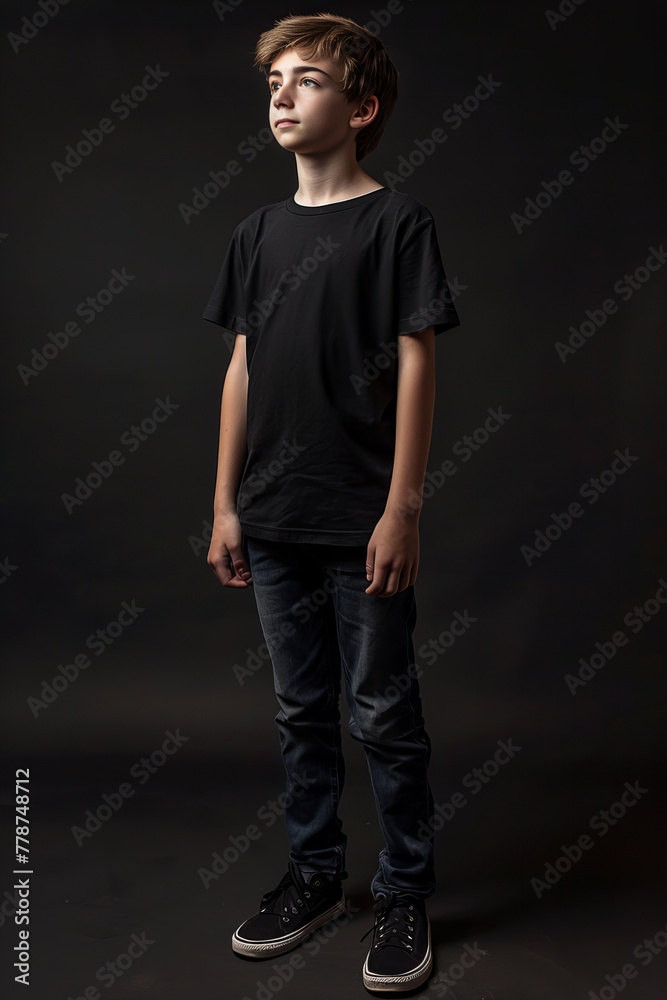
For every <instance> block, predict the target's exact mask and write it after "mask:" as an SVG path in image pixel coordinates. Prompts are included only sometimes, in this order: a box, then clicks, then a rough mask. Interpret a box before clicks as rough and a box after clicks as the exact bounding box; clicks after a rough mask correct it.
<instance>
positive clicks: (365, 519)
mask: <svg viewBox="0 0 667 1000" xmlns="http://www.w3.org/2000/svg"><path fill="white" fill-rule="evenodd" d="M203 315H204V318H205V319H207V320H211V321H212V322H213V323H218V324H219V325H220V326H222V327H224V328H225V329H227V330H230V331H232V332H233V333H237V334H239V333H240V334H245V336H246V359H247V365H248V404H247V405H248V412H247V458H246V463H245V467H244V470H243V477H242V480H241V483H240V486H239V493H238V497H237V512H238V516H239V521H240V523H241V527H242V529H243V531H244V533H245V534H247V535H250V536H254V537H257V538H265V539H274V540H277V541H288V542H328V543H333V544H339V545H365V544H367V543H368V542H369V540H370V537H371V535H372V533H373V530H374V528H375V525H376V524H377V522H378V521H379V519H380V517H381V516H382V514H383V512H384V509H385V505H386V501H387V495H388V493H389V486H390V483H391V474H392V468H393V457H394V445H395V437H396V388H397V372H398V362H397V354H398V337H400V336H402V335H409V334H410V333H416V332H418V331H419V330H423V329H424V328H425V327H427V326H434V327H435V332H436V334H438V333H442V332H443V331H445V330H450V329H452V328H453V327H456V326H458V325H459V318H458V315H457V313H456V309H455V308H454V305H453V302H452V297H451V293H450V291H449V288H448V286H447V283H446V279H445V272H444V268H443V264H442V260H441V257H440V250H439V247H438V241H437V236H436V232H435V224H434V220H433V216H432V214H431V212H430V211H429V209H428V208H427V207H426V206H425V205H423V204H422V203H421V202H420V201H418V200H417V199H416V198H414V197H412V195H409V194H406V193H404V192H397V191H392V190H390V189H389V188H378V189H377V190H375V191H371V192H369V193H368V194H364V195H360V196H359V197H357V198H351V199H349V200H347V201H340V202H334V203H332V204H328V205H316V206H307V205H299V204H297V202H296V201H295V200H294V197H293V196H292V197H290V198H289V199H287V200H286V201H282V202H277V203H275V204H272V205H267V206H265V207H264V208H260V209H258V210H257V211H256V212H253V213H252V214H251V215H249V216H248V218H246V219H245V220H244V221H243V222H241V223H240V224H239V225H238V226H237V227H236V230H235V231H234V235H233V237H232V240H231V242H230V244H229V247H228V250H227V253H226V256H225V259H224V263H223V265H222V268H221V270H220V274H219V276H218V279H217V281H216V283H215V287H214V289H213V293H212V295H211V298H210V300H209V303H208V305H207V307H206V310H205V312H204V314H203Z"/></svg>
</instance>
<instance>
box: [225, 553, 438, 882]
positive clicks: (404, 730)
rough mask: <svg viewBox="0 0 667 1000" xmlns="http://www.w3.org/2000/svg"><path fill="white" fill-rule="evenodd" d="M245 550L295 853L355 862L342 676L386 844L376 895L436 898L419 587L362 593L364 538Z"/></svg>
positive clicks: (328, 866)
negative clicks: (270, 676)
mask: <svg viewBox="0 0 667 1000" xmlns="http://www.w3.org/2000/svg"><path fill="white" fill-rule="evenodd" d="M244 548H245V551H246V554H247V557H248V561H249V564H250V569H251V573H252V578H253V587H254V591H255V599H256V602H257V610H258V614H259V619H260V623H261V626H262V631H263V633H264V639H265V641H266V645H267V647H268V650H269V654H270V656H271V660H272V663H273V673H274V683H275V691H276V697H277V699H278V704H279V706H280V710H279V712H278V714H277V715H276V717H275V721H276V723H277V726H278V730H279V734H280V747H281V752H282V757H283V762H284V765H285V770H286V772H287V789H286V790H287V803H288V806H287V808H286V811H285V824H286V829H287V838H288V843H289V846H290V860H292V861H294V862H295V863H296V864H297V865H299V864H301V865H304V866H305V865H310V866H312V867H313V868H318V869H321V870H323V871H330V872H331V871H335V872H342V871H343V870H344V868H345V850H346V846H347V837H346V835H345V834H344V833H343V830H342V824H341V821H340V819H339V818H338V802H339V799H340V796H341V792H342V790H343V783H344V779H345V763H344V760H343V754H342V751H341V732H340V711H339V699H340V687H341V673H342V677H343V680H344V683H345V694H346V698H347V704H348V708H349V710H350V712H351V718H350V721H349V727H350V733H351V735H352V737H353V738H354V739H355V740H358V741H359V742H360V743H361V744H362V745H363V748H364V752H365V755H366V760H367V763H368V768H369V771H370V777H371V784H372V787H373V793H374V796H375V804H376V807H377V813H378V819H379V823H380V828H381V830H382V834H383V836H384V840H385V847H384V848H383V849H382V850H381V851H380V858H379V868H378V871H377V874H376V875H375V877H374V879H373V882H372V884H371V891H372V893H373V896H374V898H377V896H378V894H379V893H380V892H385V893H386V892H390V891H392V892H400V891H402V892H409V893H411V894H412V895H415V896H419V897H421V898H423V899H427V898H428V897H429V896H431V895H433V893H434V892H435V872H434V864H433V839H432V837H424V836H420V831H423V830H425V829H428V824H429V819H430V818H431V817H432V815H433V796H432V794H431V789H430V787H429V783H428V778H427V769H428V764H429V761H430V758H431V743H430V740H429V737H428V735H427V733H426V731H425V729H424V719H423V716H422V705H421V699H420V694H419V684H418V680H417V677H416V674H417V670H416V667H415V664H414V650H413V645H412V632H413V629H414V626H415V622H416V618H417V608H416V603H415V595H414V587H413V586H410V587H407V588H406V589H405V590H403V591H401V592H400V593H398V594H395V595H393V596H392V597H378V596H371V595H370V594H366V593H364V591H365V590H366V588H367V587H368V585H369V581H368V580H367V579H366V567H365V564H366V552H367V547H366V546H365V545H361V546H359V545H352V546H340V545H329V544H322V543H316V544H311V543H309V542H298V543H295V542H275V541H267V540H264V539H260V538H251V537H248V536H246V535H244ZM341 667H342V671H341ZM420 824H424V825H420Z"/></svg>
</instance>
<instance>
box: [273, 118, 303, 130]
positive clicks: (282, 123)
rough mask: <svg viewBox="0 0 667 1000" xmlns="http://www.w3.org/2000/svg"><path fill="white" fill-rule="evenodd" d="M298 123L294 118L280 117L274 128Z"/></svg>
mask: <svg viewBox="0 0 667 1000" xmlns="http://www.w3.org/2000/svg"><path fill="white" fill-rule="evenodd" d="M298 124H299V123H298V122H297V121H295V120H294V118H280V119H279V120H278V121H277V122H276V128H287V127H288V126H289V125H298Z"/></svg>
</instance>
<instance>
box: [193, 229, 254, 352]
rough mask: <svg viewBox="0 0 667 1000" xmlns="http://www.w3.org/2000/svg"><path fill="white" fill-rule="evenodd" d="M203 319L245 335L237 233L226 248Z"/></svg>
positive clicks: (244, 308)
mask: <svg viewBox="0 0 667 1000" xmlns="http://www.w3.org/2000/svg"><path fill="white" fill-rule="evenodd" d="M203 318H204V319H208V320H210V321H211V323H217V324H218V325H219V326H222V327H224V328H225V329H226V330H231V331H232V333H243V334H245V333H246V300H245V292H244V285H243V267H242V261H241V253H240V250H239V242H238V232H235V233H234V236H233V237H232V240H231V242H230V244H229V247H228V248H227V253H226V254H225V259H224V261H223V263H222V267H221V268H220V273H219V275H218V277H217V280H216V282H215V285H214V287H213V292H212V293H211V297H210V299H209V300H208V305H207V306H206V309H205V310H204V312H203Z"/></svg>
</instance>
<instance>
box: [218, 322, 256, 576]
mask: <svg viewBox="0 0 667 1000" xmlns="http://www.w3.org/2000/svg"><path fill="white" fill-rule="evenodd" d="M247 417H248V369H247V363H246V338H245V336H244V335H243V334H240V333H239V334H237V335H236V340H235V341H234V351H233V353H232V358H231V361H230V362H229V367H228V368H227V374H226V376H225V384H224V386H223V389H222V403H221V405H220V443H219V446H218V471H217V475H216V483H215V498H214V501H213V532H212V534H211V544H210V546H209V550H208V556H207V562H208V564H209V566H210V567H211V569H212V570H213V572H214V573H215V575H216V576H217V578H218V579H219V580H220V583H222V584H223V586H227V587H246V586H248V584H249V583H252V577H251V576H250V567H249V566H248V564H247V561H246V558H245V555H244V553H243V549H242V545H241V543H242V529H241V525H240V523H239V519H238V515H237V513H236V495H237V493H238V488H239V483H240V481H241V474H242V472H243V465H244V463H245V458H246V448H247V445H246V429H247ZM235 574H236V575H235Z"/></svg>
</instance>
